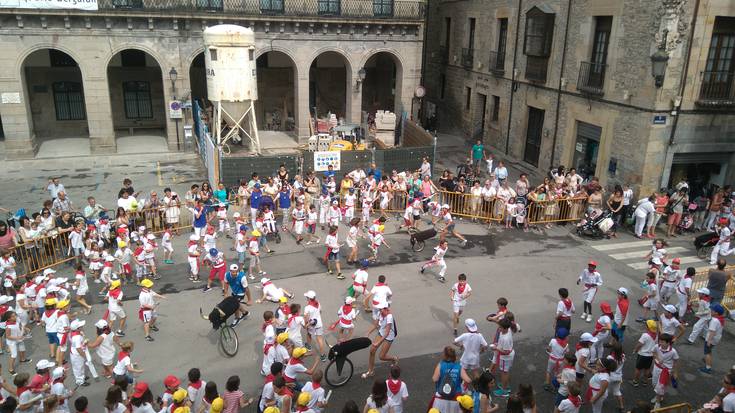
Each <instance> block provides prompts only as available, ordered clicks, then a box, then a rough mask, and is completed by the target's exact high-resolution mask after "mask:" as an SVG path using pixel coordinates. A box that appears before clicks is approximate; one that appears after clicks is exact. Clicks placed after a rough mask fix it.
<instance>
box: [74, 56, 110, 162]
mask: <svg viewBox="0 0 735 413" xmlns="http://www.w3.org/2000/svg"><path fill="white" fill-rule="evenodd" d="M82 87H83V89H84V105H85V107H86V110H87V126H88V127H89V149H90V152H91V153H93V154H106V153H115V152H116V150H117V144H116V142H115V130H114V128H113V120H112V104H111V103H110V85H109V82H108V81H107V70H100V71H98V72H96V73H95V74H94V75H90V76H87V77H85V78H84V79H83V86H82Z"/></svg>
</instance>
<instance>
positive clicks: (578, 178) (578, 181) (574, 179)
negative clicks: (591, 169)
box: [566, 168, 584, 192]
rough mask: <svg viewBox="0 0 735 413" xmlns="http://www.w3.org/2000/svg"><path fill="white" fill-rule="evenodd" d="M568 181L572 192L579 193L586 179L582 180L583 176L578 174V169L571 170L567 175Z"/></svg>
mask: <svg viewBox="0 0 735 413" xmlns="http://www.w3.org/2000/svg"><path fill="white" fill-rule="evenodd" d="M566 181H567V184H568V185H569V187H570V188H572V191H574V192H577V191H578V190H579V187H580V186H581V185H582V181H584V178H582V175H580V174H578V173H577V169H576V168H569V173H567V177H566Z"/></svg>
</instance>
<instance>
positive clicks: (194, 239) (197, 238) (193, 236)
mask: <svg viewBox="0 0 735 413" xmlns="http://www.w3.org/2000/svg"><path fill="white" fill-rule="evenodd" d="M189 240H190V241H199V235H197V234H191V236H190V237H189Z"/></svg>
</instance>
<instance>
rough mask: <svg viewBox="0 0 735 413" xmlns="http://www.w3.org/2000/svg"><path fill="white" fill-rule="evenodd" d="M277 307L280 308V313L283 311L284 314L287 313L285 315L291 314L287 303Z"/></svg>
mask: <svg viewBox="0 0 735 413" xmlns="http://www.w3.org/2000/svg"><path fill="white" fill-rule="evenodd" d="M278 309H279V310H281V312H282V313H283V314H284V315H287V316H288V315H291V307H289V306H288V305H286V304H283V305H282V306H280V307H278Z"/></svg>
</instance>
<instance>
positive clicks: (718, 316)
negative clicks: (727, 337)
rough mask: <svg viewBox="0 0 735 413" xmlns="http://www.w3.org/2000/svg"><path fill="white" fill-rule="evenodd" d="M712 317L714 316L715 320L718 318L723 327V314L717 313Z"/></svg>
mask: <svg viewBox="0 0 735 413" xmlns="http://www.w3.org/2000/svg"><path fill="white" fill-rule="evenodd" d="M712 318H716V319H717V320H719V321H720V325H722V327H725V316H724V315H719V314H717V315H714V316H712Z"/></svg>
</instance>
